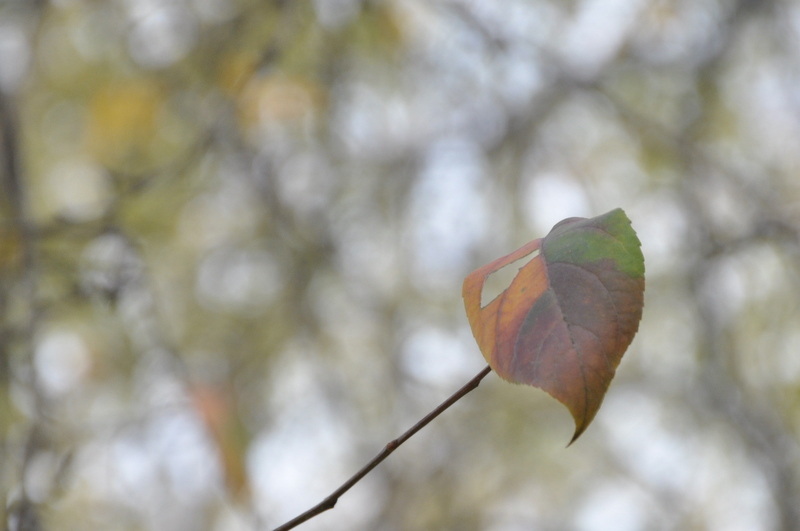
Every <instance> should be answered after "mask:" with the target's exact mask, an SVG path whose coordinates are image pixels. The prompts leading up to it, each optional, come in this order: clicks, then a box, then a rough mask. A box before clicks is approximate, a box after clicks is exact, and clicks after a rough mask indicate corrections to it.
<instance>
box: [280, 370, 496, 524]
mask: <svg viewBox="0 0 800 531" xmlns="http://www.w3.org/2000/svg"><path fill="white" fill-rule="evenodd" d="M491 371H492V368H491V367H489V366H488V365H487V366H486V368H484V369H483V370H482V371H481V372H479V373H478V374H477V375H476V376H475V377H474V378H473V379H472V380H470V381H469V382H467V383H466V384H464V386H463V387H462V388H461V389H459V390H458V391H456V392H455V393H453V395H452V396H451V397H450V398H448V399H447V400H445V401H444V402H442V403H441V404H440V405H439V407H437V408H436V409H434V410H433V411H431V412H430V413H428V414H427V415H425V417H423V418H422V420H420V421H419V422H417V423H416V424H414V425H413V426H412V427H411V428H409V430H408V431H406V432H405V433H403V434H402V435H401V436H400V437H398V438H397V439H394V440H392V441H389V442H388V443H387V444H386V446H384V448H383V450H381V452H380V453H379V454H378V455H376V456H375V457H373V458H372V461H370V462H369V463H367V464H366V465H364V467H363V468H362V469H361V470H359V471H358V472H356V473H355V474H353V476H352V477H351V478H350V479H348V480H347V481H345V482H344V483H343V484H342V486H341V487H339V488H338V489H336V490H335V491H333V493H331V495H330V496H328V497H327V498H325V499H324V500H322V501H321V502H319V503H318V504H317V505H315V506H314V507H312V508H311V509H309V510H307V511H306V512H304V513H303V514H301V515H299V516H297V517H295V518H293V519H292V520H289V521H288V522H286V523H285V524H283V525H282V526H280V527H276V528H275V529H274V531H287V530H289V529H293V528H295V527H297V526H298V525H300V524H302V523H303V522H306V521H308V520H311V519H312V518H314V517H315V516H317V515H319V514H321V513H323V512H325V511H327V510H329V509H333V508H334V506H335V505H336V502H338V501H339V498H340V497H341V496H342V494H344V493H345V492H347V491H348V490H350V488H351V487H352V486H353V485H355V484H356V483H358V482H359V481H361V479H362V478H363V477H364V476H366V475H367V474H368V473H369V472H370V471H371V470H372V469H373V468H375V467H376V466H378V465H379V464H380V463H381V461H383V460H384V459H386V458H387V457H389V454H391V453H392V452H394V451H395V450H397V448H398V447H399V446H400V445H401V444H403V443H404V442H406V441H407V440H408V439H409V438H411V436H412V435H414V434H415V433H417V432H418V431H419V430H421V429H422V428H424V427H425V426H427V425H428V423H429V422H430V421H432V420H433V419H435V418H436V417H438V416H439V415H440V414H441V413H442V412H443V411H444V410H445V409H447V408H449V407H450V406H452V405H453V404H455V403H456V402H458V401H459V400H461V398H463V397H464V395H466V394H467V393H469V392H470V391H472V390H473V389H475V388H476V387H478V385H479V384H480V383H481V380H483V378H484V377H485V376H486V375H487V374H489V373H490V372H491Z"/></svg>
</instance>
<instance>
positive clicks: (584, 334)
mask: <svg viewBox="0 0 800 531" xmlns="http://www.w3.org/2000/svg"><path fill="white" fill-rule="evenodd" d="M640 246H641V244H640V242H639V238H637V236H636V232H634V230H633V227H631V222H630V220H629V219H628V217H627V216H626V215H625V212H623V211H622V209H619V208H618V209H615V210H612V211H611V212H608V213H607V214H603V215H602V216H598V217H596V218H591V219H586V218H569V219H565V220H563V221H561V222H560V223H558V224H557V225H556V226H555V227H553V229H552V230H551V231H550V233H549V234H548V235H547V236H545V237H544V238H542V239H538V240H533V241H532V242H529V243H527V244H525V245H524V246H522V247H520V248H519V249H517V250H516V251H514V252H513V253H511V254H508V255H506V256H504V257H502V258H498V259H497V260H495V261H494V262H491V263H489V264H487V265H485V266H483V267H481V268H479V269H476V270H475V271H473V272H472V273H470V274H469V276H467V278H466V279H464V287H463V297H464V306H465V308H466V311H467V318H468V319H469V324H470V326H471V327H472V333H473V335H474V336H475V339H476V340H477V342H478V346H479V347H480V349H481V352H482V353H483V356H484V358H486V361H487V362H489V365H490V366H491V368H492V369H493V370H494V371H495V372H496V373H497V374H498V375H499V376H500V377H501V378H503V379H504V380H508V381H510V382H513V383H524V384H528V385H533V386H535V387H538V388H540V389H543V390H545V391H547V392H548V393H549V394H550V395H551V396H552V397H553V398H555V399H556V400H558V401H559V402H561V403H562V404H564V405H565V406H566V407H567V408H568V409H569V411H570V413H572V418H573V419H574V420H575V434H574V435H573V437H572V440H571V441H570V444H572V443H573V442H574V441H575V440H576V439H577V438H578V437H579V436H580V435H581V434H582V433H583V432H584V430H586V428H587V427H588V426H589V423H591V421H592V419H593V418H594V416H595V415H596V414H597V411H598V410H599V409H600V404H601V403H602V402H603V397H604V396H605V393H606V391H607V390H608V386H609V384H610V383H611V379H612V378H613V377H614V373H615V372H616V369H617V366H618V365H619V362H620V360H621V359H622V355H623V354H624V353H625V350H626V349H627V348H628V346H629V345H630V343H631V341H632V340H633V336H634V335H635V334H636V331H637V330H638V329H639V320H640V319H641V317H642V308H643V306H644V300H643V298H644V256H643V255H642V251H641V248H640ZM528 256H530V261H528V262H527V263H525V264H524V265H523V266H522V267H520V268H519V272H518V273H517V275H516V276H515V277H514V279H513V280H512V281H511V284H510V285H509V286H508V288H506V289H505V291H503V292H502V293H501V294H500V295H498V296H497V297H496V298H494V299H493V300H492V301H491V302H489V303H488V304H487V305H485V306H483V307H482V306H481V293H482V290H483V286H484V283H485V282H486V279H487V278H488V277H489V276H490V275H491V274H492V273H494V272H496V271H498V270H499V269H501V268H502V267H504V266H506V265H508V264H511V263H512V262H515V261H517V260H520V259H522V258H526V257H528Z"/></svg>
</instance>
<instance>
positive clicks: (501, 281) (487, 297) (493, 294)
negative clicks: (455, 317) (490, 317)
mask: <svg viewBox="0 0 800 531" xmlns="http://www.w3.org/2000/svg"><path fill="white" fill-rule="evenodd" d="M537 256H539V249H534V250H533V251H531V252H530V253H528V254H526V255H525V256H523V257H522V258H518V259H517V260H514V261H513V262H511V263H510V264H506V265H504V266H503V267H501V268H500V269H498V270H497V271H495V272H494V273H492V274H490V275H489V276H488V277H487V278H486V281H485V282H484V283H483V289H482V290H481V308H485V307H486V305H487V304H489V303H490V302H492V301H493V300H494V299H496V298H497V297H498V296H499V295H500V294H501V293H503V292H504V291H505V290H506V288H508V286H510V285H511V281H512V280H514V277H516V276H517V273H518V272H519V270H520V269H521V268H522V267H523V266H524V265H525V264H527V263H528V262H530V261H531V260H533V259H534V258H536V257H537Z"/></svg>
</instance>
